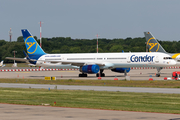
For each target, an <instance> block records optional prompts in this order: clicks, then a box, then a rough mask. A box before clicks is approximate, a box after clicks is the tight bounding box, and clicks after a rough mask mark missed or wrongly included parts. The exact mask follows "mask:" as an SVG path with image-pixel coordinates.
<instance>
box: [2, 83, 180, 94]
mask: <svg viewBox="0 0 180 120" xmlns="http://www.w3.org/2000/svg"><path fill="white" fill-rule="evenodd" d="M56 86H57V87H56ZM0 87H4V88H37V89H42V88H43V89H49V88H50V89H56V88H57V89H59V90H94V91H114V92H116V91H120V92H141V93H169V94H180V89H178V88H142V87H109V86H79V85H48V84H16V83H0Z"/></svg>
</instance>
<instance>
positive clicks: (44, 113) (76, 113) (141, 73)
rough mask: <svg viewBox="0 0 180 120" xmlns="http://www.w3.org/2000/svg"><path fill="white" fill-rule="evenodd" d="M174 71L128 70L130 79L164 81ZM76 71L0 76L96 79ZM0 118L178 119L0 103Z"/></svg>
mask: <svg viewBox="0 0 180 120" xmlns="http://www.w3.org/2000/svg"><path fill="white" fill-rule="evenodd" d="M173 71H179V69H163V70H162V71H161V77H155V73H156V72H157V71H156V69H147V70H143V69H140V70H131V71H130V72H129V73H128V76H129V78H130V80H149V78H153V80H163V79H164V77H171V76H172V72H173ZM79 73H80V72H79V71H30V72H29V71H27V72H0V78H17V79H26V78H29V79H44V77H45V76H51V77H56V79H59V80H61V79H88V80H97V77H96V76H95V74H88V77H87V78H84V77H83V78H79V77H78V74H79ZM104 73H105V74H106V77H102V80H114V78H118V80H124V79H126V77H125V76H124V75H123V74H122V73H115V72H111V71H110V70H105V71H104ZM1 84H2V83H1ZM2 85H3V84H2ZM53 87H54V86H53ZM70 87H72V86H70ZM96 87H97V89H101V87H98V86H96ZM84 88H87V86H84ZM127 89H128V88H127ZM129 89H130V88H129ZM135 89H138V88H135ZM145 89H146V88H145ZM140 91H143V90H140ZM155 91H157V90H155ZM162 91H164V90H162ZM178 92H179V91H178ZM0 119H2V120H24V119H26V120H30V119H31V120H32V119H33V120H49V119H52V120H180V114H163V113H148V112H132V111H113V110H97V109H81V108H63V107H50V106H31V105H14V104H0Z"/></svg>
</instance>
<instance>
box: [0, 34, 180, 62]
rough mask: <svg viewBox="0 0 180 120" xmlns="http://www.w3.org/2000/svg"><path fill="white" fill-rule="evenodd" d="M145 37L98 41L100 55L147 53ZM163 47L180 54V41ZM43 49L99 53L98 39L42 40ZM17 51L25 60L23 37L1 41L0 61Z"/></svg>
mask: <svg viewBox="0 0 180 120" xmlns="http://www.w3.org/2000/svg"><path fill="white" fill-rule="evenodd" d="M34 38H35V39H36V40H37V42H38V43H39V39H37V37H36V36H34ZM145 42H146V40H145V37H143V38H141V37H138V38H131V37H128V38H126V39H121V38H115V39H106V38H99V39H98V43H99V45H98V51H99V53H105V52H122V51H124V52H129V51H131V52H145V51H146V45H145ZM159 43H160V44H161V45H162V47H163V48H164V49H165V50H166V51H167V52H169V53H178V52H180V47H179V46H180V41H159ZM42 48H43V50H44V51H45V52H46V53H96V52H97V40H96V39H91V40H90V39H72V38H71V37H53V38H42ZM14 50H15V51H17V53H16V57H19V58H24V57H25V56H24V54H23V50H24V51H26V48H25V44H24V40H23V37H22V36H20V37H18V38H17V41H13V42H8V41H5V40H0V60H4V62H5V63H7V62H10V63H12V62H13V61H12V60H6V59H5V57H14V53H13V52H12V51H14Z"/></svg>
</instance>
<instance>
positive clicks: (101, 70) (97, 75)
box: [96, 69, 105, 77]
mask: <svg viewBox="0 0 180 120" xmlns="http://www.w3.org/2000/svg"><path fill="white" fill-rule="evenodd" d="M103 71H104V69H100V73H96V77H105V74H104V73H103Z"/></svg>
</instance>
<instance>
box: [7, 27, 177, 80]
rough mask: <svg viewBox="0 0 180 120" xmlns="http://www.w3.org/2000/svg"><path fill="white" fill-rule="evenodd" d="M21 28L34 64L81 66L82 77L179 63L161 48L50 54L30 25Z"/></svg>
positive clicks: (64, 67) (58, 66)
mask: <svg viewBox="0 0 180 120" xmlns="http://www.w3.org/2000/svg"><path fill="white" fill-rule="evenodd" d="M21 32H22V35H23V38H24V42H25V46H26V49H27V53H28V54H26V53H25V52H24V54H25V56H26V60H28V61H29V63H30V64H34V65H36V66H41V67H44V68H61V69H68V68H78V69H79V71H80V72H81V73H80V74H79V77H87V74H96V76H97V77H99V76H101V77H105V74H104V73H103V71H104V70H105V69H111V71H113V72H119V73H124V74H125V75H127V73H128V72H129V71H130V67H167V66H175V65H176V61H175V60H173V59H172V58H171V56H170V55H168V54H166V53H159V52H151V53H147V52H123V53H69V54H65V53H64V54H48V53H45V52H44V51H43V49H42V48H41V47H40V46H39V44H38V43H37V41H36V40H35V39H34V38H33V36H32V35H31V34H30V32H29V31H28V30H27V29H22V30H21ZM165 58H166V59H165ZM6 59H12V60H14V58H10V57H6ZM18 59H22V58H18ZM98 72H100V73H98Z"/></svg>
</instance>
